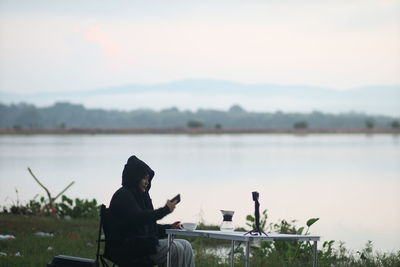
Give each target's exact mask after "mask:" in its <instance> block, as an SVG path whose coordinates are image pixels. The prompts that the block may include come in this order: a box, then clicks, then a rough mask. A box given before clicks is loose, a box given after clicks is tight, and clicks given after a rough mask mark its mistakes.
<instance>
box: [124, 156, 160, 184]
mask: <svg viewBox="0 0 400 267" xmlns="http://www.w3.org/2000/svg"><path fill="white" fill-rule="evenodd" d="M147 174H148V175H149V176H150V179H149V186H148V187H147V191H149V190H150V187H151V180H152V179H153V177H154V171H153V170H152V169H151V168H150V167H149V166H148V165H147V164H146V163H145V162H143V161H141V160H140V159H139V158H137V157H136V156H131V157H130V158H129V159H128V162H127V163H126V164H125V167H124V170H123V172H122V186H123V187H127V188H132V189H137V187H138V184H139V181H140V180H141V179H142V178H143V177H144V176H146V175H147Z"/></svg>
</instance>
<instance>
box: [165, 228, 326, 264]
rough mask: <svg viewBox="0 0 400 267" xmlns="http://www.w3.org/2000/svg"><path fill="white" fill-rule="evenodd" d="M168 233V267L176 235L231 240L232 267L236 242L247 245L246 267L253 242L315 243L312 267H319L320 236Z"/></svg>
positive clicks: (219, 232) (217, 232) (204, 232)
mask: <svg viewBox="0 0 400 267" xmlns="http://www.w3.org/2000/svg"><path fill="white" fill-rule="evenodd" d="M166 233H167V235H168V254H167V267H171V255H170V247H171V243H172V240H173V238H174V237H175V236H176V235H182V236H199V237H209V238H217V239H225V240H231V255H230V266H233V264H234V253H233V250H234V246H235V241H241V242H244V244H245V248H246V249H245V261H244V262H245V267H249V266H250V242H252V241H269V242H273V241H313V242H314V244H313V246H312V266H313V267H316V266H317V246H318V245H317V242H318V241H319V240H320V237H319V236H310V235H291V234H272V233H269V234H268V236H265V235H264V234H263V235H250V234H246V232H236V231H235V232H222V231H215V230H214V231H211V230H195V231H185V230H177V229H167V230H166Z"/></svg>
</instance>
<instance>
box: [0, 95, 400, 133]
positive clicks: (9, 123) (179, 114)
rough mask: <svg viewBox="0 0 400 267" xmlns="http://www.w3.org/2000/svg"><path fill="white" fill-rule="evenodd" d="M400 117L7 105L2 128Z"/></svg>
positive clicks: (306, 123) (360, 122) (385, 124)
mask: <svg viewBox="0 0 400 267" xmlns="http://www.w3.org/2000/svg"><path fill="white" fill-rule="evenodd" d="M399 121H400V119H399V118H396V117H390V116H383V115H368V114H364V113H355V112H348V113H341V114H331V113H323V112H320V111H313V112H309V113H299V112H282V111H276V112H251V111H246V110H245V109H243V108H242V107H240V106H239V105H233V106H232V107H231V108H229V109H228V110H226V111H223V110H214V109H198V110H197V111H189V110H179V109H178V108H175V107H172V108H168V109H164V110H161V111H154V110H151V109H136V110H132V111H119V110H104V109H88V108H85V107H84V106H83V105H81V104H73V103H68V102H57V103H55V104H54V105H52V106H48V107H36V106H34V105H31V104H27V103H19V104H8V105H7V104H1V103H0V128H3V129H15V130H18V129H66V128H104V129H111V128H175V127H176V128H182V127H187V128H213V129H373V128H393V129H398V128H399V127H400V122H399Z"/></svg>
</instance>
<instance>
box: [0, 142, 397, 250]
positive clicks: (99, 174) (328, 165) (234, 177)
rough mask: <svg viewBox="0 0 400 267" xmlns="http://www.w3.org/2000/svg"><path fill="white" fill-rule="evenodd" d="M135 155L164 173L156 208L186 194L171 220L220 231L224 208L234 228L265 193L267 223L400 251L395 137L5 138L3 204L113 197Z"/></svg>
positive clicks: (155, 192) (0, 158)
mask: <svg viewBox="0 0 400 267" xmlns="http://www.w3.org/2000/svg"><path fill="white" fill-rule="evenodd" d="M132 154H135V155H137V156H138V157H140V158H142V159H143V160H144V161H146V162H147V163H148V164H149V165H150V166H151V167H152V168H153V169H154V170H155V172H156V176H155V178H154V181H153V186H152V190H151V195H152V198H153V202H154V204H155V206H156V207H159V206H162V205H164V203H165V201H166V199H168V198H171V197H173V196H174V195H176V194H177V193H181V195H182V202H181V203H180V204H179V206H178V208H177V209H176V211H175V212H174V213H173V214H171V215H169V216H167V217H166V218H165V219H164V220H163V222H172V221H175V220H181V221H198V220H200V219H202V220H204V221H205V222H207V223H214V224H219V223H220V222H221V220H222V216H221V215H220V212H219V210H220V209H232V210H235V215H234V217H233V220H234V223H235V225H236V226H245V217H246V215H247V214H250V213H252V212H253V204H254V203H253V201H252V199H251V192H252V191H258V192H259V193H260V203H261V209H268V213H269V222H276V221H277V220H278V219H288V220H289V219H297V220H298V222H297V224H298V225H299V226H300V225H304V224H305V221H306V220H307V219H308V218H311V217H320V218H321V220H320V221H319V222H318V223H317V224H316V225H315V226H313V228H312V230H311V232H312V233H313V234H319V235H321V236H322V239H323V240H330V239H335V240H343V241H345V242H346V244H347V246H348V247H350V248H353V249H355V250H357V249H360V248H361V247H362V246H363V245H364V243H366V242H367V240H372V241H373V244H374V246H375V248H377V249H379V250H385V251H390V250H394V249H400V227H399V225H400V164H399V163H400V139H399V136H392V135H385V134H383V135H351V134H338V135H329V134H326V135H304V136H301V135H283V134H280V135H272V134H254V135H246V134H243V135H241V134H237V135H228V134H226V135H225V134H222V135H34V136H0V204H3V205H4V204H10V203H11V202H12V201H17V196H16V194H15V188H17V189H18V192H19V194H18V195H19V200H20V201H22V202H24V201H27V200H29V199H31V198H33V197H34V196H35V195H36V194H41V195H44V194H45V192H44V191H43V189H41V188H40V187H39V186H38V185H37V184H36V182H35V181H34V180H33V179H32V177H31V176H30V174H29V173H28V172H27V170H26V168H27V167H28V166H29V167H31V168H32V170H33V171H34V173H35V174H36V175H37V176H38V178H39V179H40V180H41V181H42V182H43V183H44V184H45V185H46V186H48V188H49V189H50V191H51V192H52V193H53V195H56V194H57V193H58V192H59V191H61V190H62V189H63V188H64V187H65V186H66V185H67V184H68V183H69V182H71V181H75V182H76V184H75V185H74V186H73V187H71V188H70V189H69V190H68V191H67V193H66V194H67V195H68V196H70V197H79V198H96V199H98V200H99V201H100V202H102V203H106V204H108V203H109V200H110V198H111V196H112V194H113V193H114V191H115V190H117V189H118V188H119V186H120V182H121V173H122V168H123V165H124V164H125V162H126V160H127V158H128V157H129V156H130V155H132Z"/></svg>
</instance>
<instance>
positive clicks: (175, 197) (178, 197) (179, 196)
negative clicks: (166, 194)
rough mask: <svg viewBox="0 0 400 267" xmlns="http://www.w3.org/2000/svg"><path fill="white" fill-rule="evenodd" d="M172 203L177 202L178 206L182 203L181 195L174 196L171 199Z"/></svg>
mask: <svg viewBox="0 0 400 267" xmlns="http://www.w3.org/2000/svg"><path fill="white" fill-rule="evenodd" d="M171 201H172V202H176V204H178V203H179V202H181V194H177V195H176V196H174V198H173V199H171Z"/></svg>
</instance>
